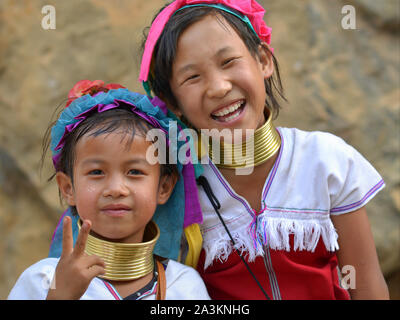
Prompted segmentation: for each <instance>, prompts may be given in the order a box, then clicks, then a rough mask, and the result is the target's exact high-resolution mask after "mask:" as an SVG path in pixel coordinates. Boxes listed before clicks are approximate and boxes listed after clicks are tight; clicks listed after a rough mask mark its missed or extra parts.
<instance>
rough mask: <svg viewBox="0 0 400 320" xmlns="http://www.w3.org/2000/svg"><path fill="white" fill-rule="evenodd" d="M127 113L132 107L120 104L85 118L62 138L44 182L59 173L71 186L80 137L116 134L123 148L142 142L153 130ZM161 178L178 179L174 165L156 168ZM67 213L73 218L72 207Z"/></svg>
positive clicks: (47, 142)
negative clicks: (137, 140) (139, 138)
mask: <svg viewBox="0 0 400 320" xmlns="http://www.w3.org/2000/svg"><path fill="white" fill-rule="evenodd" d="M131 109H132V106H130V105H127V104H124V103H120V106H119V107H118V108H114V109H110V110H107V111H104V112H100V113H99V112H96V111H93V113H91V114H89V116H88V117H87V118H86V119H85V120H84V121H82V122H81V123H80V124H79V125H78V126H77V127H76V128H75V129H74V130H73V131H72V132H70V133H68V134H67V135H66V137H65V144H64V147H63V148H62V150H61V156H60V158H59V161H58V164H57V168H56V170H55V171H56V172H55V173H54V174H53V175H52V176H51V177H50V178H49V179H48V180H49V181H50V180H52V179H53V178H54V177H55V175H56V173H57V172H59V171H61V172H64V173H65V174H66V175H67V176H68V177H70V178H71V181H72V184H73V183H74V177H73V172H74V163H75V146H76V144H77V143H78V141H79V140H80V139H81V138H82V137H84V136H94V137H97V136H100V135H103V134H110V133H113V132H118V133H122V134H123V135H124V137H123V138H122V140H121V143H122V141H123V140H124V139H125V138H126V137H127V138H128V139H127V140H126V141H125V142H124V143H126V144H127V146H129V145H130V144H131V143H132V142H133V140H134V138H135V136H143V137H144V138H145V137H146V134H147V133H148V131H149V130H151V129H154V127H153V126H152V125H150V124H149V123H148V122H147V121H145V120H144V119H142V118H141V117H140V116H138V115H137V114H135V113H133V112H132V111H131ZM53 125H54V123H53V124H51V125H50V126H49V128H48V129H47V131H46V134H45V136H44V139H43V148H42V158H41V167H43V164H44V158H45V155H46V153H47V150H48V148H49V145H50V132H51V128H52V126H53ZM153 142H154V141H153ZM167 148H168V147H167ZM168 154H169V152H168V150H166V156H168ZM167 159H168V158H167ZM164 176H170V177H173V176H176V177H179V173H178V169H177V166H176V164H170V163H169V162H168V160H167V163H166V164H160V179H161V177H164ZM60 199H61V194H60ZM71 210H72V213H73V214H74V215H75V214H77V211H76V208H75V207H71Z"/></svg>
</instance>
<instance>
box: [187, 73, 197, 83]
mask: <svg viewBox="0 0 400 320" xmlns="http://www.w3.org/2000/svg"><path fill="white" fill-rule="evenodd" d="M198 76H199V75H198V74H194V75H192V76H190V77H187V78H186V79H185V81H183V83H185V82H186V81H190V80H194V79H196V78H197V77H198Z"/></svg>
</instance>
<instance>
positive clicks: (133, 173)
mask: <svg viewBox="0 0 400 320" xmlns="http://www.w3.org/2000/svg"><path fill="white" fill-rule="evenodd" d="M127 139H129V137H128V136H127V135H126V133H120V132H112V133H108V134H102V135H99V136H96V137H95V136H90V135H85V136H83V137H82V138H81V139H80V140H79V141H78V143H77V144H76V146H75V163H74V169H73V171H74V181H73V183H71V179H70V178H69V177H68V176H67V175H65V174H64V173H62V172H59V173H57V182H58V184H59V187H60V190H61V192H62V194H63V196H64V198H65V199H66V200H67V202H68V204H69V205H71V206H76V209H77V211H78V214H79V216H80V218H81V219H89V220H90V221H91V222H92V229H91V231H92V232H93V233H94V234H96V235H97V236H99V237H100V238H105V239H108V240H114V241H118V242H126V243H135V242H141V241H142V239H143V233H144V229H145V227H146V225H147V223H148V222H149V221H150V220H151V219H152V217H153V214H154V212H155V210H156V207H157V204H163V203H165V202H166V201H167V200H168V198H169V195H170V194H171V192H172V189H173V187H174V182H172V181H171V180H172V179H170V178H169V179H165V177H162V178H161V179H160V164H158V163H156V164H150V163H149V162H148V161H147V160H146V152H147V148H148V147H149V146H150V145H151V142H149V141H146V140H145V138H144V137H142V136H139V135H135V136H134V139H133V141H132V143H130V142H128V141H127Z"/></svg>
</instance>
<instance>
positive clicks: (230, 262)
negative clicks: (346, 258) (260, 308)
mask: <svg viewBox="0 0 400 320" xmlns="http://www.w3.org/2000/svg"><path fill="white" fill-rule="evenodd" d="M290 241H291V247H292V248H293V236H291V239H290ZM267 256H268V254H267ZM269 256H270V260H269V261H271V262H272V268H271V270H272V272H268V271H267V269H266V266H265V264H264V259H263V257H260V256H258V257H257V258H256V260H255V261H254V262H250V263H248V264H249V267H250V269H251V270H252V271H253V273H254V274H255V275H256V277H257V279H258V281H259V282H260V283H261V285H262V286H263V288H264V290H265V291H266V292H267V294H268V296H269V297H270V298H271V299H279V298H281V299H283V300H298V299H299V300H348V299H349V298H350V296H349V294H348V292H347V291H346V290H344V289H343V288H341V287H340V285H339V278H338V271H337V270H338V269H337V266H338V261H337V257H336V254H335V253H334V252H333V253H331V252H328V251H327V250H326V249H325V245H324V243H323V241H322V240H321V239H320V241H319V243H318V246H317V248H316V249H315V251H314V252H310V251H296V252H294V251H290V252H287V251H283V250H271V249H270V250H269ZM266 260H267V261H268V259H266ZM204 261H205V252H204V250H202V252H201V255H200V259H199V264H198V266H197V271H199V273H200V275H201V277H202V278H203V280H204V282H205V284H206V287H207V290H208V293H209V295H210V297H211V298H212V299H216V300H261V299H263V300H265V299H266V298H265V296H264V294H263V293H262V291H261V290H260V288H259V287H258V285H257V283H256V282H255V280H254V279H253V278H252V276H251V274H250V273H249V272H248V271H247V269H246V266H245V265H244V263H243V262H242V261H241V259H240V257H239V256H238V254H237V253H236V251H232V253H231V254H230V256H229V257H228V259H227V261H225V262H223V263H222V262H220V261H216V260H214V261H213V264H212V265H211V266H209V267H208V268H207V269H206V270H204ZM246 261H247V259H246ZM247 262H248V261H247Z"/></svg>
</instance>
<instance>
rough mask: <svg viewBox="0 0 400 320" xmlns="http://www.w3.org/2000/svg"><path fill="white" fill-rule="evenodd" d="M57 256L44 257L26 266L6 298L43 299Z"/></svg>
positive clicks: (54, 268) (49, 285)
mask: <svg viewBox="0 0 400 320" xmlns="http://www.w3.org/2000/svg"><path fill="white" fill-rule="evenodd" d="M58 260H59V259H58V258H46V259H43V260H40V261H38V262H36V263H35V264H33V265H31V266H30V267H29V268H27V269H26V270H25V271H24V272H22V274H21V275H20V277H19V278H18V280H17V282H16V283H15V285H14V287H13V288H12V289H11V291H10V294H9V296H8V298H7V299H8V300H45V299H46V296H47V292H48V290H49V288H50V287H51V281H52V279H53V276H54V272H55V270H56V267H57V263H58Z"/></svg>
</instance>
